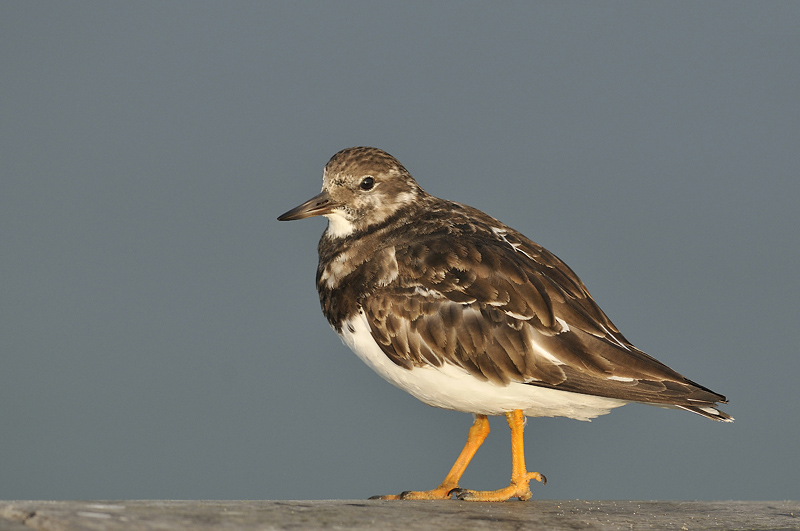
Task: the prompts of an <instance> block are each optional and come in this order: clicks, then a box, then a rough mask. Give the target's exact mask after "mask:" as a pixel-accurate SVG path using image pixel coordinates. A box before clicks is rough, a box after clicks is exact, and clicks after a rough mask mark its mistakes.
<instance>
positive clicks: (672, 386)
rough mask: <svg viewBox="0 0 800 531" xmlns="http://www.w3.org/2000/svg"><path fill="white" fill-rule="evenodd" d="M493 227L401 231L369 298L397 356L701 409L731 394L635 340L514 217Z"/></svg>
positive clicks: (373, 318)
mask: <svg viewBox="0 0 800 531" xmlns="http://www.w3.org/2000/svg"><path fill="white" fill-rule="evenodd" d="M486 232H488V231H486ZM486 232H484V233H478V232H477V231H476V234H475V235H472V236H470V234H461V235H460V236H459V238H456V240H457V242H456V243H455V244H453V240H454V238H452V237H449V235H447V234H431V235H428V236H426V237H420V238H419V239H417V240H416V241H414V242H412V243H407V244H406V246H405V247H398V246H397V242H395V252H394V257H395V259H396V260H397V263H398V272H397V274H396V275H394V278H393V279H392V281H391V282H389V283H388V284H387V285H385V286H378V287H376V288H375V289H374V290H373V291H372V292H371V293H370V294H369V296H368V297H364V298H363V299H362V307H363V311H364V312H365V314H366V316H367V319H368V322H369V324H370V328H371V330H372V334H373V337H374V338H375V340H376V341H377V342H378V344H379V345H380V347H381V349H383V351H384V352H385V353H386V355H387V356H388V357H389V358H390V359H391V360H392V361H393V362H395V363H396V364H398V365H400V366H403V367H407V368H410V367H413V366H422V365H431V366H440V365H441V364H442V363H449V364H453V365H456V366H459V367H462V368H464V369H465V370H466V371H468V372H469V373H470V374H472V375H474V376H476V377H478V378H481V379H484V380H488V381H491V382H494V383H497V384H499V385H506V384H508V383H509V382H512V381H514V382H523V383H528V384H531V385H539V386H543V387H550V388H553V389H562V390H565V391H570V392H576V393H586V394H594V395H599V396H606V397H611V398H620V399H623V400H635V401H640V402H653V403H661V404H671V405H678V406H680V407H684V408H694V409H692V410H693V411H695V412H700V411H697V410H698V409H700V410H702V408H703V407H704V406H706V405H709V404H710V405H713V404H714V402H723V401H724V400H725V398H724V397H723V396H721V395H718V394H716V393H713V392H712V391H710V390H708V389H706V388H704V387H702V386H699V385H698V384H696V383H694V382H692V381H690V380H688V379H686V378H684V377H683V376H681V375H680V374H678V373H677V372H675V371H673V370H672V369H670V368H669V367H667V366H666V365H664V364H663V363H661V362H659V361H657V360H655V359H654V358H652V357H650V356H648V355H647V354H645V353H644V352H642V351H640V350H638V349H637V348H636V347H634V346H633V345H632V344H631V343H630V342H629V341H628V340H627V339H625V337H624V336H622V334H620V333H619V331H618V329H617V328H616V327H615V326H614V324H613V323H612V322H611V320H610V319H609V318H608V317H607V316H606V315H605V313H603V311H602V310H601V309H600V307H599V306H598V305H597V304H596V303H595V302H594V300H593V299H592V297H591V295H590V294H589V293H588V291H587V290H586V287H585V286H584V285H583V283H582V282H581V281H580V279H579V278H578V277H577V275H575V273H574V272H573V271H572V270H571V269H570V268H569V267H567V266H566V265H565V264H564V263H563V262H561V260H559V259H558V258H557V257H555V255H553V254H551V253H549V252H548V251H547V250H545V249H544V248H542V247H541V246H539V245H537V244H535V243H533V242H531V241H530V240H528V239H527V238H525V237H524V236H522V235H520V234H519V233H517V232H516V231H513V229H510V228H503V229H502V230H497V231H494V234H495V235H496V236H497V237H496V238H495V239H491V238H487V234H486ZM404 241H406V242H408V240H407V239H406V240H404ZM706 413H708V412H706ZM700 414H704V413H702V412H700ZM709 415H711V414H710V413H708V414H707V415H706V416H709Z"/></svg>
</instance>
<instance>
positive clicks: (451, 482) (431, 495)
mask: <svg viewBox="0 0 800 531" xmlns="http://www.w3.org/2000/svg"><path fill="white" fill-rule="evenodd" d="M509 422H511V421H509ZM487 435H489V420H488V419H487V418H486V415H475V422H473V424H472V427H470V429H469V435H468V436H467V444H465V445H464V449H463V450H461V454H460V455H459V456H458V459H456V462H455V463H454V464H453V467H452V468H451V469H450V472H448V473H447V476H446V477H445V478H444V481H442V484H441V485H439V486H438V487H436V488H435V489H432V490H422V491H417V490H407V491H405V492H402V493H400V494H389V495H387V496H373V497H372V498H370V499H371V500H446V499H449V498H450V492H451V491H454V490H456V491H457V490H459V488H458V481H459V480H460V479H461V476H462V475H463V474H464V471H465V470H466V469H467V465H469V462H470V461H471V460H472V457H473V456H474V455H475V452H477V451H478V448H480V446H481V444H483V441H484V440H485V439H486V436H487ZM522 467H523V468H525V465H524V463H523V465H522Z"/></svg>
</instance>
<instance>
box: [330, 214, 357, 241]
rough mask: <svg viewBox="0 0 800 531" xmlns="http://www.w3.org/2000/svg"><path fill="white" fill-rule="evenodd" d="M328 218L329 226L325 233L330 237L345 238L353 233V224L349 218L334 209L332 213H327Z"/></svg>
mask: <svg viewBox="0 0 800 531" xmlns="http://www.w3.org/2000/svg"><path fill="white" fill-rule="evenodd" d="M325 217H326V218H328V228H327V229H325V234H327V235H328V237H330V238H344V237H345V236H349V235H351V234H353V230H354V228H353V224H352V223H351V222H350V220H349V219H347V218H346V217H344V216H343V215H341V214H339V213H338V212H336V211H334V212H331V213H330V214H325Z"/></svg>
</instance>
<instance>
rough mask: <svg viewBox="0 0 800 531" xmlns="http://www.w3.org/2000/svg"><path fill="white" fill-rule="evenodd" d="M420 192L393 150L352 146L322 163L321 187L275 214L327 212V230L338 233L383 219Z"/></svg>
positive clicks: (333, 234) (301, 215)
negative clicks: (283, 211) (310, 195)
mask: <svg viewBox="0 0 800 531" xmlns="http://www.w3.org/2000/svg"><path fill="white" fill-rule="evenodd" d="M424 193H425V192H424V191H423V190H422V188H420V186H419V185H418V184H417V182H416V181H415V180H414V178H413V177H411V174H409V173H408V170H406V169H405V168H404V167H403V165H402V164H400V162H398V161H397V159H395V158H394V157H393V156H391V155H389V154H388V153H386V152H385V151H382V150H380V149H377V148H371V147H353V148H348V149H344V150H342V151H340V152H338V153H337V154H335V155H334V156H333V157H331V160H329V161H328V163H327V164H326V165H325V171H324V172H323V174H322V192H320V193H319V194H318V195H316V196H314V197H312V198H311V199H309V200H308V201H306V202H305V203H303V204H302V205H299V206H297V207H295V208H293V209H291V210H289V211H288V212H286V213H284V214H282V215H281V216H280V217H279V218H278V219H279V220H280V221H290V220H295V219H304V218H309V217H312V216H326V217H327V218H328V221H329V222H328V229H327V231H326V232H327V235H328V236H329V237H331V238H341V237H345V236H348V235H350V234H352V233H354V232H359V231H362V230H365V229H367V228H369V227H371V226H375V225H379V224H381V223H382V222H384V221H385V220H386V219H388V218H390V217H391V216H393V215H394V214H395V213H396V212H397V211H399V210H400V209H402V208H404V207H406V206H409V205H412V204H413V203H414V202H415V201H416V200H417V198H418V197H420V196H421V195H422V194H424Z"/></svg>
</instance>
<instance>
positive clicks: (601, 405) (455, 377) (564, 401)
mask: <svg viewBox="0 0 800 531" xmlns="http://www.w3.org/2000/svg"><path fill="white" fill-rule="evenodd" d="M351 330H352V332H351ZM341 338H342V341H343V342H344V344H345V345H347V346H348V347H350V349H351V350H352V351H353V352H355V353H356V355H358V357H359V358H361V359H362V360H363V361H364V363H366V364H367V365H369V366H370V367H371V368H372V370H374V371H375V372H377V373H378V374H380V375H381V376H382V377H383V378H384V379H385V380H387V381H388V382H389V383H391V384H393V385H395V386H397V387H399V388H400V389H403V390H404V391H407V392H409V393H411V394H412V395H413V396H415V397H417V398H418V399H419V400H421V401H423V402H425V403H426V404H429V405H431V406H435V407H440V408H444V409H454V410H457V411H464V412H468V413H479V414H483V415H502V414H504V413H506V412H508V411H512V410H514V409H521V410H522V411H524V413H525V415H526V416H529V417H569V418H573V419H578V420H590V419H592V418H594V417H597V416H599V415H605V414H606V413H608V412H609V411H611V409H613V408H615V407H619V406H623V405H625V404H626V403H627V402H625V401H624V400H618V399H614V398H604V397H599V396H593V395H584V394H579V393H569V392H566V391H558V390H555V389H547V388H544V387H537V386H535V385H529V384H523V383H511V384H509V385H507V386H501V385H497V384H494V383H492V382H487V381H482V380H479V379H478V378H475V377H474V376H472V375H471V374H469V373H468V372H467V371H466V370H464V369H462V368H460V367H457V366H455V365H451V364H444V365H443V366H441V367H432V366H425V367H416V368H413V369H410V370H409V369H405V368H403V367H400V366H398V365H396V364H394V363H393V362H392V361H391V360H390V359H389V358H388V357H387V356H386V354H384V353H383V351H382V350H381V349H380V347H379V346H378V344H377V343H376V342H375V340H374V339H373V338H372V335H371V334H370V331H369V324H368V323H367V319H366V317H365V316H364V314H363V313H361V312H359V313H358V314H357V315H356V316H354V317H353V318H352V319H351V320H349V321H347V322H345V323H344V326H343V327H342V334H341Z"/></svg>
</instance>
